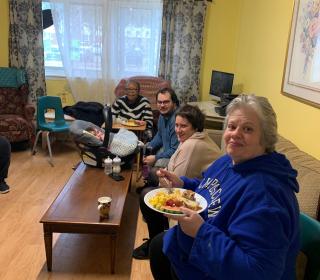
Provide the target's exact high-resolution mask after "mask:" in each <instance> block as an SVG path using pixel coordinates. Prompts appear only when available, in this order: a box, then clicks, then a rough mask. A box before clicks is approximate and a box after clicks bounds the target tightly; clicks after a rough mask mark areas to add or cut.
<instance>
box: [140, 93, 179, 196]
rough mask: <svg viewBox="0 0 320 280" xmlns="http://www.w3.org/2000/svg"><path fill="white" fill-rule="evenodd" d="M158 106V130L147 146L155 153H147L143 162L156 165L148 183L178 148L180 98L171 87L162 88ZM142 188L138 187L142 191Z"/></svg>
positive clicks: (158, 96)
mask: <svg viewBox="0 0 320 280" xmlns="http://www.w3.org/2000/svg"><path fill="white" fill-rule="evenodd" d="M157 106H158V109H159V111H160V117H159V120H158V131H157V133H156V135H155V136H154V137H153V139H152V140H151V142H150V143H148V145H147V147H148V148H149V149H150V150H152V152H153V153H155V154H154V155H147V156H145V157H144V159H143V162H144V164H147V165H148V166H150V167H155V168H154V169H153V170H152V171H151V172H150V173H149V176H148V178H147V184H146V186H148V185H152V183H153V181H154V176H156V175H155V172H156V169H158V168H165V167H167V165H168V163H169V160H170V157H171V156H172V155H173V154H174V152H175V151H176V149H177V148H178V145H179V141H178V138H177V135H176V132H175V111H176V109H177V108H178V107H179V100H178V98H177V95H176V94H175V92H174V90H173V89H171V88H164V89H161V90H160V91H159V92H158V93H157ZM141 191H142V188H138V189H137V192H138V193H140V192H141Z"/></svg>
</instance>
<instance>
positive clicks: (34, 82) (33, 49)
mask: <svg viewBox="0 0 320 280" xmlns="http://www.w3.org/2000/svg"><path fill="white" fill-rule="evenodd" d="M41 2H42V1H41V0H9V17H10V26H9V66H10V67H17V68H24V69H25V70H26V72H27V79H28V84H29V101H30V102H32V103H34V104H35V103H36V100H37V97H38V96H43V95H45V94H46V84H45V72H44V54H43V40H42V8H41Z"/></svg>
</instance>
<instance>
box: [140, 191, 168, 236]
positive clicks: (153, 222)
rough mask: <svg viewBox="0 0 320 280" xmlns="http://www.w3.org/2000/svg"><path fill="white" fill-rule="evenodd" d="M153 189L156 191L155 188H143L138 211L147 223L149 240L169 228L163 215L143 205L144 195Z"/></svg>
mask: <svg viewBox="0 0 320 280" xmlns="http://www.w3.org/2000/svg"><path fill="white" fill-rule="evenodd" d="M154 189H156V187H148V188H144V189H143V191H142V192H141V194H140V210H141V213H142V215H143V218H144V220H145V222H146V223H147V226H148V231H149V238H150V239H152V238H153V237H155V236H156V235H157V234H159V233H161V232H163V231H164V230H166V229H168V227H169V222H168V219H167V218H166V217H165V216H163V214H161V213H159V212H156V211H154V210H152V209H151V208H149V207H148V206H147V205H146V204H145V203H144V196H145V195H146V193H148V192H149V191H151V190H154Z"/></svg>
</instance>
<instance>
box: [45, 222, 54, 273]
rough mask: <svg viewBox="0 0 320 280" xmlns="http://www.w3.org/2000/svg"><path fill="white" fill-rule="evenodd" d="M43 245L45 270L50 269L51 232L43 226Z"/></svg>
mask: <svg viewBox="0 0 320 280" xmlns="http://www.w3.org/2000/svg"><path fill="white" fill-rule="evenodd" d="M43 234H44V245H45V249H46V258H47V270H48V271H51V269H52V231H51V230H50V228H49V227H48V226H46V225H45V224H44V225H43Z"/></svg>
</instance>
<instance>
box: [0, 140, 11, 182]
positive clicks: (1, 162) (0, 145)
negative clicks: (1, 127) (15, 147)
mask: <svg viewBox="0 0 320 280" xmlns="http://www.w3.org/2000/svg"><path fill="white" fill-rule="evenodd" d="M10 154H11V146H10V143H9V141H8V140H7V139H6V138H5V137H2V136H0V183H1V182H3V181H4V179H5V178H7V177H8V170H9V166H10Z"/></svg>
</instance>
